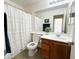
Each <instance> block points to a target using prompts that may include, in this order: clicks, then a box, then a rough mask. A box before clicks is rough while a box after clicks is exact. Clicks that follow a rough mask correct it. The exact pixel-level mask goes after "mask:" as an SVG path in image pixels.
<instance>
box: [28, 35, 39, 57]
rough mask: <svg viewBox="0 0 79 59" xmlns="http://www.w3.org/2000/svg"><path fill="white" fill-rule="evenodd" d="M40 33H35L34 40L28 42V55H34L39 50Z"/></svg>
mask: <svg viewBox="0 0 79 59" xmlns="http://www.w3.org/2000/svg"><path fill="white" fill-rule="evenodd" d="M39 39H40V38H39V35H37V34H33V39H32V40H33V41H32V42H30V43H28V44H27V49H28V55H29V56H33V55H34V54H35V53H36V52H37V46H38V42H39Z"/></svg>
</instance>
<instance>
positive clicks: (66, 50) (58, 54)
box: [50, 42, 70, 59]
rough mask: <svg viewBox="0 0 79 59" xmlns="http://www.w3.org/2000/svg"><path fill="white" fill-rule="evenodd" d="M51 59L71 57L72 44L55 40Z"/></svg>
mask: <svg viewBox="0 0 79 59" xmlns="http://www.w3.org/2000/svg"><path fill="white" fill-rule="evenodd" d="M50 59H70V46H69V45H66V44H62V43H56V42H53V43H52V44H51V52H50Z"/></svg>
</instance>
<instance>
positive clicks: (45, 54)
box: [41, 40, 49, 59]
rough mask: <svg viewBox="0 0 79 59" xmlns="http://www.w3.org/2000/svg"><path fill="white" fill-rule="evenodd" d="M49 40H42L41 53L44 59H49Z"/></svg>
mask: <svg viewBox="0 0 79 59" xmlns="http://www.w3.org/2000/svg"><path fill="white" fill-rule="evenodd" d="M48 43H49V42H48V40H42V43H41V53H42V57H43V59H49V44H48Z"/></svg>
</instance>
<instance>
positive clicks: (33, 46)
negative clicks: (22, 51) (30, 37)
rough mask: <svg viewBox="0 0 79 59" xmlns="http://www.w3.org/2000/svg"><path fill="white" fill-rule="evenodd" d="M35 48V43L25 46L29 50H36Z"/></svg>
mask: <svg viewBox="0 0 79 59" xmlns="http://www.w3.org/2000/svg"><path fill="white" fill-rule="evenodd" d="M36 46H37V43H35V42H30V43H29V44H28V45H27V48H29V49H33V48H34V49H35V48H36Z"/></svg>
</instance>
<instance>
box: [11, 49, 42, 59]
mask: <svg viewBox="0 0 79 59" xmlns="http://www.w3.org/2000/svg"><path fill="white" fill-rule="evenodd" d="M12 59H42V57H41V56H40V53H39V52H37V53H36V54H35V55H34V56H32V57H29V56H28V50H27V49H25V50H24V51H22V52H21V53H19V54H18V55H16V56H15V57H13V58H12Z"/></svg>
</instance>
